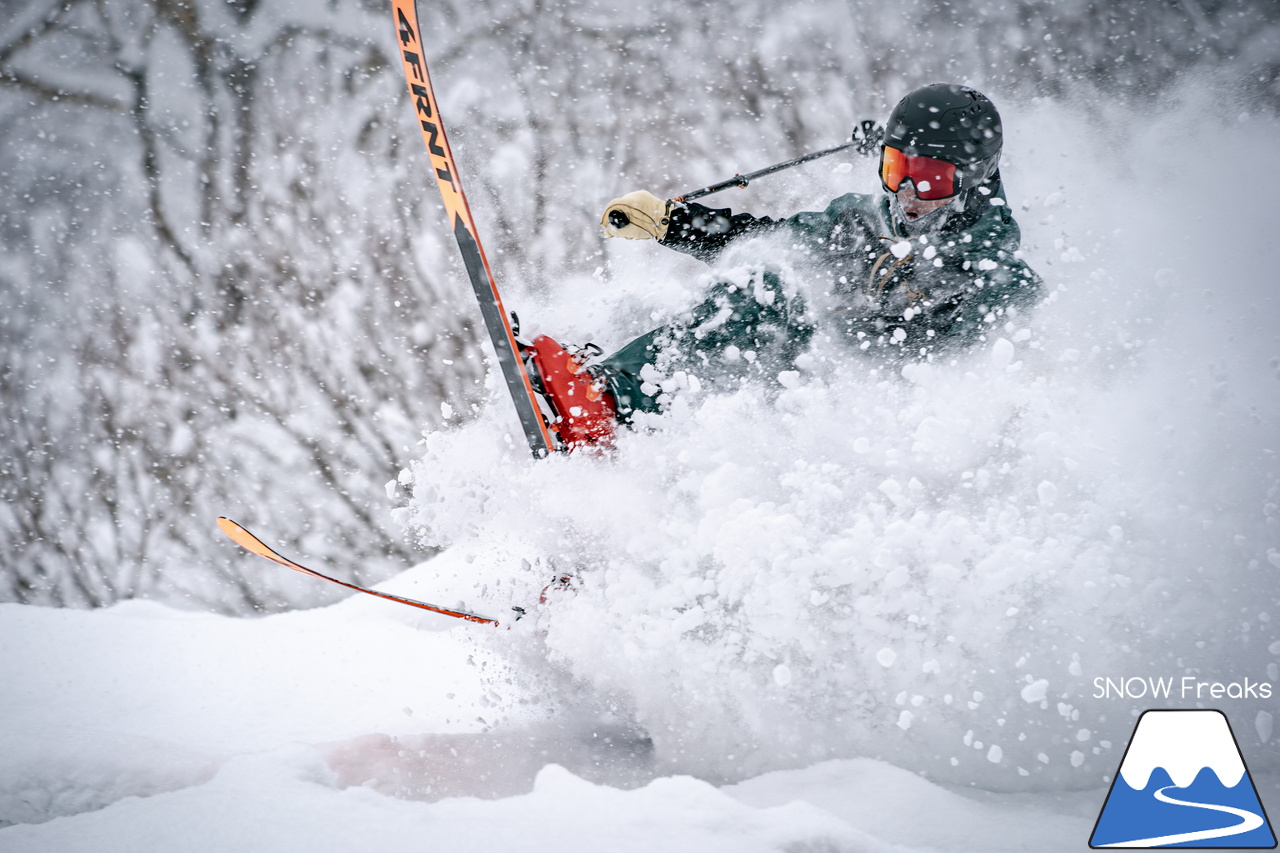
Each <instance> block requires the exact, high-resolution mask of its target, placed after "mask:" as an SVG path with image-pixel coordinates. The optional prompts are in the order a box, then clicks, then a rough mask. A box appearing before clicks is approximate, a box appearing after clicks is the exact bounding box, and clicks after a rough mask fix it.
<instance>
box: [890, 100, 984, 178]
mask: <svg viewBox="0 0 1280 853" xmlns="http://www.w3.org/2000/svg"><path fill="white" fill-rule="evenodd" d="M1003 142H1004V134H1003V130H1002V127H1001V122H1000V113H999V112H997V111H996V105H995V104H993V103H991V99H990V98H988V97H987V96H986V95H984V94H982V93H981V92H979V91H977V90H976V89H970V88H969V87H968V86H959V85H956V84H954V83H934V84H932V85H929V86H925V87H924V88H921V89H916V90H915V91H914V92H912V93H910V94H909V95H907V96H906V97H905V98H903V99H902V100H901V101H898V105H897V106H896V107H894V108H893V112H892V113H890V114H889V120H888V121H887V122H886V123H885V131H884V144H885V145H887V146H889V147H891V148H897V149H898V150H899V151H903V152H905V153H906V154H909V155H910V156H912V157H932V158H934V159H935V160H945V161H947V162H948V163H954V164H956V165H957V166H962V167H964V168H965V169H966V171H980V172H983V173H985V174H983V177H984V178H985V177H987V176H990V174H991V173H992V172H994V171H995V166H996V162H997V158H998V157H999V156H1000V148H1001V146H1002V144H1003ZM988 161H990V162H988Z"/></svg>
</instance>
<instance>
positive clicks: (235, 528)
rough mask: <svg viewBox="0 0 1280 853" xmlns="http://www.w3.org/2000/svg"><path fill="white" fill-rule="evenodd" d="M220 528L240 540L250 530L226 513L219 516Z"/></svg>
mask: <svg viewBox="0 0 1280 853" xmlns="http://www.w3.org/2000/svg"><path fill="white" fill-rule="evenodd" d="M218 529H219V530H221V531H222V532H223V533H225V534H227V535H228V536H230V537H231V538H232V539H235V540H237V541H239V540H240V538H241V537H242V536H245V535H247V534H248V533H249V531H247V530H245V529H244V528H243V527H241V526H240V525H239V524H237V523H236V522H234V521H232V520H231V519H229V518H227V517H226V516H225V515H220V516H218Z"/></svg>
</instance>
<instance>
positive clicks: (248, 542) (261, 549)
mask: <svg viewBox="0 0 1280 853" xmlns="http://www.w3.org/2000/svg"><path fill="white" fill-rule="evenodd" d="M218 527H219V528H221V529H222V532H223V533H225V534H227V536H229V537H231V541H232V542H235V543H236V544H237V545H239V546H240V547H241V548H244V549H245V550H246V551H249V552H251V553H254V554H257V555H258V556H259V557H264V558H266V559H268V560H270V561H271V562H273V563H279V564H280V565H282V566H284V567H285V568H286V569H293V570H294V571H295V572H302V573H303V574H304V575H310V576H311V577H313V578H320V580H322V581H328V582H329V583H336V584H337V585H338V586H345V587H346V588H347V589H352V590H355V591H356V592H363V593H364V594H365V595H375V596H377V597H378V598H385V599H386V600H387V601H395V602H398V603H400V604H407V605H409V606H410V607H417V608H418V609H420V610H429V611H431V612H432V613H439V614H440V615H442V616H452V617H454V618H455V619H465V620H467V621H468V622H478V623H480V624H481V625H494V626H496V625H497V624H498V620H496V619H490V618H488V617H487V616H477V615H476V614H474V613H467V612H466V611H465V610H450V609H449V608H448V607H441V606H440V605H438V604H428V603H427V602H425V601H416V600H414V599H412V598H404V597H402V596H399V595H392V594H391V593H389V592H378V591H377V590H376V589H365V588H364V587H362V586H356V585H355V584H353V583H347V582H346V581H340V580H338V579H337V578H331V577H329V576H328V575H322V574H320V573H319V572H317V571H316V570H315V569H308V568H307V567H306V566H304V565H302V564H300V563H295V562H294V561H293V560H290V559H289V558H288V557H282V556H281V555H280V554H277V553H276V552H275V551H273V550H271V549H270V548H268V547H267V546H266V545H265V544H264V543H263V541H262V540H261V539H259V538H258V537H257V536H254V535H253V534H252V533H250V532H249V531H248V530H245V529H244V528H243V527H241V526H240V525H239V524H236V523H235V522H234V521H232V520H231V519H229V518H226V517H225V516H224V517H221V518H219V519H218Z"/></svg>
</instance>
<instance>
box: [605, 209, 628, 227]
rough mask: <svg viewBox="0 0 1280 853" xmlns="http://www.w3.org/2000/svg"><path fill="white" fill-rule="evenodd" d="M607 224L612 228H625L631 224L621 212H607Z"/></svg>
mask: <svg viewBox="0 0 1280 853" xmlns="http://www.w3.org/2000/svg"><path fill="white" fill-rule="evenodd" d="M609 224H610V225H612V226H613V227H614V228H626V227H627V226H628V225H630V224H631V219H630V218H629V217H628V216H627V215H626V214H625V213H623V212H622V211H621V210H611V211H609Z"/></svg>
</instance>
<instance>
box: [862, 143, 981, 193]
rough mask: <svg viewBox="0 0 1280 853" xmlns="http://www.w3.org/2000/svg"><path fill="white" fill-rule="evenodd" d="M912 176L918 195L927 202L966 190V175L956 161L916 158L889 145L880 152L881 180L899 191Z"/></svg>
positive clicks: (887, 186) (888, 188) (891, 188)
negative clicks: (963, 182) (903, 183)
mask: <svg viewBox="0 0 1280 853" xmlns="http://www.w3.org/2000/svg"><path fill="white" fill-rule="evenodd" d="M908 178H910V179H911V183H912V185H913V186H915V188H916V196H918V197H919V198H922V199H924V200H925V201H935V200H937V199H941V198H951V197H952V196H954V195H956V194H958V193H959V192H960V190H962V189H963V187H962V186H961V183H962V181H963V177H962V175H961V174H960V170H958V169H957V168H956V164H955V163H948V162H947V161H946V160H935V159H933V158H932V157H912V156H911V155H910V154H906V153H904V152H902V151H899V150H898V149H897V148H891V147H890V146H888V145H886V146H884V148H883V149H881V152H880V183H882V184H884V188H885V189H886V190H888V191H889V192H891V193H896V192H897V191H898V187H900V186H902V182H903V181H905V180H907V179H908Z"/></svg>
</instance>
